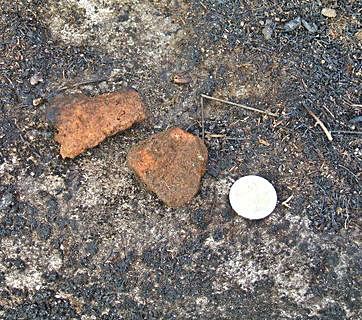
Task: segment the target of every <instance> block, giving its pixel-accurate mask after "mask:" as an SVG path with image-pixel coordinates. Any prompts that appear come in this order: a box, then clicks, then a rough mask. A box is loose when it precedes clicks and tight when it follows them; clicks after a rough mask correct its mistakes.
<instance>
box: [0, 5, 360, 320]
mask: <svg viewBox="0 0 362 320" xmlns="http://www.w3.org/2000/svg"><path fill="white" fill-rule="evenodd" d="M0 4H1V6H0V9H1V11H0V12H1V16H0V30H1V31H0V50H1V55H0V88H1V90H0V97H1V100H0V105H1V113H0V139H1V140H0V141H1V142H0V179H1V180H0V196H1V201H0V210H1V211H0V243H1V247H0V318H1V319H82V320H88V319H248V320H249V319H256V320H259V319H299V320H302V319H303V320H307V319H313V320H317V319H328V320H333V319H336V320H337V319H338V320H340V319H358V318H360V317H361V311H360V303H361V293H360V288H361V287H360V277H361V268H362V266H361V251H360V246H359V241H360V227H361V222H360V220H359V212H358V210H359V207H360V203H359V198H358V197H359V193H360V170H361V167H360V160H361V139H360V137H361V136H360V135H358V134H355V133H356V132H357V131H358V130H360V129H361V128H360V127H359V126H360V123H358V122H357V123H355V124H354V125H353V126H352V125H351V122H350V121H351V119H354V118H356V117H358V116H360V115H361V103H362V100H361V72H362V68H361V40H360V38H358V33H357V32H358V30H360V28H361V24H360V23H359V21H361V6H360V3H359V2H358V1H357V0H356V1H354V0H341V1H338V2H337V1H324V0H321V1H317V0H315V1H314V0H309V1H307V0H300V1H297V0H291V1H286V0H280V1H277V0H275V1H265V0H263V1H259V0H245V1H240V0H234V1H223V0H203V1H193V0H189V1H186V0H173V1H157V0H149V1H142V0H135V1H128V0H118V1H116V0H112V1H100V0H80V1H76V0H67V1H66V0H61V1H56V0H48V1H43V0H32V1H26V0H22V1H19V0H11V1H10V0H0ZM325 6H329V7H332V8H335V9H336V11H337V16H336V17H335V18H326V17H323V16H322V15H321V9H322V8H323V7H325ZM298 16H300V17H302V18H304V19H306V20H307V21H309V22H314V23H315V24H316V26H317V27H318V30H317V32H315V33H309V32H308V31H307V30H306V29H305V28H304V27H303V26H301V27H298V28H296V29H295V30H292V31H290V32H285V30H284V25H285V23H286V22H288V21H290V20H292V19H295V18H296V17H298ZM267 20H271V26H272V27H273V28H274V33H273V35H272V38H271V39H270V40H266V39H265V38H264V36H263V34H262V30H263V28H264V26H265V24H266V23H267ZM268 23H269V22H268ZM359 37H360V34H359ZM180 72H185V73H187V74H188V75H190V76H191V77H192V82H191V83H190V84H188V85H183V86H180V85H176V84H174V83H172V82H171V81H170V79H171V77H172V75H174V74H175V73H180ZM36 73H40V74H41V77H42V79H43V82H40V83H38V84H37V85H31V84H30V78H31V77H32V76H33V75H34V74H36ZM125 86H132V87H134V88H136V89H137V90H138V91H139V92H140V93H141V94H142V95H143V97H144V100H145V103H146V105H147V108H148V110H149V118H148V120H147V121H146V122H145V123H143V124H142V125H138V126H136V127H134V128H133V129H131V130H128V131H127V132H125V133H121V134H117V135H115V136H113V137H110V138H108V139H107V140H106V141H104V142H103V143H102V144H100V145H99V146H98V147H96V148H94V149H92V150H89V151H87V152H85V153H84V154H83V155H81V156H79V157H77V158H76V159H74V160H62V159H61V157H60V156H59V146H58V145H57V144H56V143H55V142H54V140H53V133H54V131H53V128H52V127H51V125H50V124H49V123H48V122H47V121H46V119H45V113H46V108H47V106H48V105H49V101H51V99H52V97H54V96H56V95H58V94H60V93H62V94H64V93H72V92H82V93H85V94H87V95H96V94H99V93H103V92H113V91H116V90H118V89H120V88H122V87H125ZM201 93H204V94H209V95H212V96H214V97H219V98H224V99H228V100H231V101H234V102H239V103H243V104H246V105H249V106H253V107H257V108H261V109H264V110H268V111H271V112H275V113H277V115H278V116H277V117H270V116H267V115H260V114H257V113H254V112H249V111H245V110H242V109H241V108H238V107H230V106H227V105H222V104H220V103H215V102H211V101H207V102H205V114H206V120H205V129H206V143H207V146H208V149H209V158H210V159H209V164H208V171H207V174H206V175H205V177H204V179H203V181H202V185H201V189H200V192H199V194H198V195H197V196H196V197H195V199H194V200H193V201H192V202H191V203H190V204H189V205H188V206H185V207H183V208H180V209H170V208H167V207H165V206H164V205H163V204H162V203H161V202H160V201H159V200H158V199H157V198H156V197H155V196H154V195H152V194H150V193H148V192H147V191H146V190H145V189H144V188H143V187H142V186H141V185H140V184H139V183H138V181H137V180H136V178H135V177H134V176H133V175H132V174H131V172H130V170H129V169H128V168H127V166H126V164H125V161H126V155H127V152H128V150H129V149H130V148H131V146H132V145H134V144H135V143H136V142H138V141H140V140H142V139H144V138H146V137H148V136H150V135H151V134H152V133H155V132H159V131H161V130H164V129H166V128H168V127H171V126H175V125H177V126H180V127H181V128H184V129H186V130H188V131H189V132H192V133H194V134H198V135H200V134H201V123H200V94H201ZM40 97H41V98H43V99H44V103H43V104H41V105H37V106H33V104H32V101H33V100H34V99H36V98H40ZM304 107H307V108H309V109H310V110H312V111H313V112H314V113H315V114H316V115H318V117H319V118H320V119H321V120H322V121H323V122H324V123H325V125H326V126H327V127H328V129H329V130H331V131H333V132H332V134H333V137H334V140H333V141H332V142H329V141H328V140H327V138H326V136H325V135H324V134H323V132H322V131H321V129H320V128H319V127H315V126H314V124H315V121H314V120H313V119H312V118H311V117H310V115H308V114H307V113H306V110H305V108H304ZM341 130H342V131H353V132H354V133H350V134H346V133H341V132H339V133H336V132H334V131H341ZM247 174H259V175H261V176H263V177H266V178H268V179H269V180H270V181H271V182H272V183H273V184H274V185H275V187H276V189H277V192H278V197H279V203H278V206H277V208H276V210H275V211H274V213H273V214H272V215H271V216H270V217H269V218H267V219H264V220H262V221H256V222H249V221H246V220H244V219H242V218H240V217H238V216H236V214H235V213H234V212H233V211H232V210H231V208H230V206H229V203H228V198H227V195H228V190H229V187H230V186H231V184H232V182H233V181H234V180H235V179H237V178H238V177H240V176H242V175H247ZM291 196H293V198H291V200H290V201H289V202H288V203H287V206H286V205H283V204H282V202H283V201H285V200H287V199H288V198H289V197H291Z"/></svg>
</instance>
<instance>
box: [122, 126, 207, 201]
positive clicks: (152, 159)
mask: <svg viewBox="0 0 362 320" xmlns="http://www.w3.org/2000/svg"><path fill="white" fill-rule="evenodd" d="M207 158H208V152H207V148H206V146H205V144H204V142H203V141H202V140H201V139H200V138H199V137H196V136H194V135H192V134H190V133H188V132H186V131H184V130H182V129H180V128H172V129H168V130H166V131H165V132H161V133H158V134H155V135H153V136H152V137H150V138H149V139H146V140H144V141H142V142H140V143H139V144H138V145H136V146H134V147H133V148H132V149H131V150H130V152H129V154H128V157H127V162H128V166H129V167H130V168H131V169H132V170H133V171H134V172H135V174H136V175H137V176H138V177H139V179H140V180H141V181H142V182H143V183H144V184H145V185H146V187H147V188H148V189H149V190H150V191H151V192H154V193H155V194H156V195H157V196H158V197H159V198H160V199H161V200H162V201H163V202H165V203H166V204H167V205H168V206H170V207H180V206H182V205H184V204H186V203H187V202H189V201H190V200H191V199H192V198H193V197H194V196H195V195H196V193H197V192H198V190H199V188H200V180H201V177H202V176H203V175H204V173H205V171H206V163H207Z"/></svg>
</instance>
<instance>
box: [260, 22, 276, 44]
mask: <svg viewBox="0 0 362 320" xmlns="http://www.w3.org/2000/svg"><path fill="white" fill-rule="evenodd" d="M273 31H274V28H273V23H272V21H271V20H267V21H266V22H265V27H264V28H263V30H262V31H261V32H262V34H263V36H264V39H265V40H270V39H271V38H272V35H273Z"/></svg>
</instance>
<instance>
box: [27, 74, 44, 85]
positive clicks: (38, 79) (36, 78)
mask: <svg viewBox="0 0 362 320" xmlns="http://www.w3.org/2000/svg"><path fill="white" fill-rule="evenodd" d="M39 82H43V77H42V76H41V74H40V73H35V74H34V75H33V76H32V77H31V78H30V84H31V85H32V86H36V85H37V84H38V83H39Z"/></svg>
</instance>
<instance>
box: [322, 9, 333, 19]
mask: <svg viewBox="0 0 362 320" xmlns="http://www.w3.org/2000/svg"><path fill="white" fill-rule="evenodd" d="M322 15H323V16H325V17H327V18H335V17H336V16H337V12H336V10H334V9H331V8H323V9H322Z"/></svg>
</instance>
